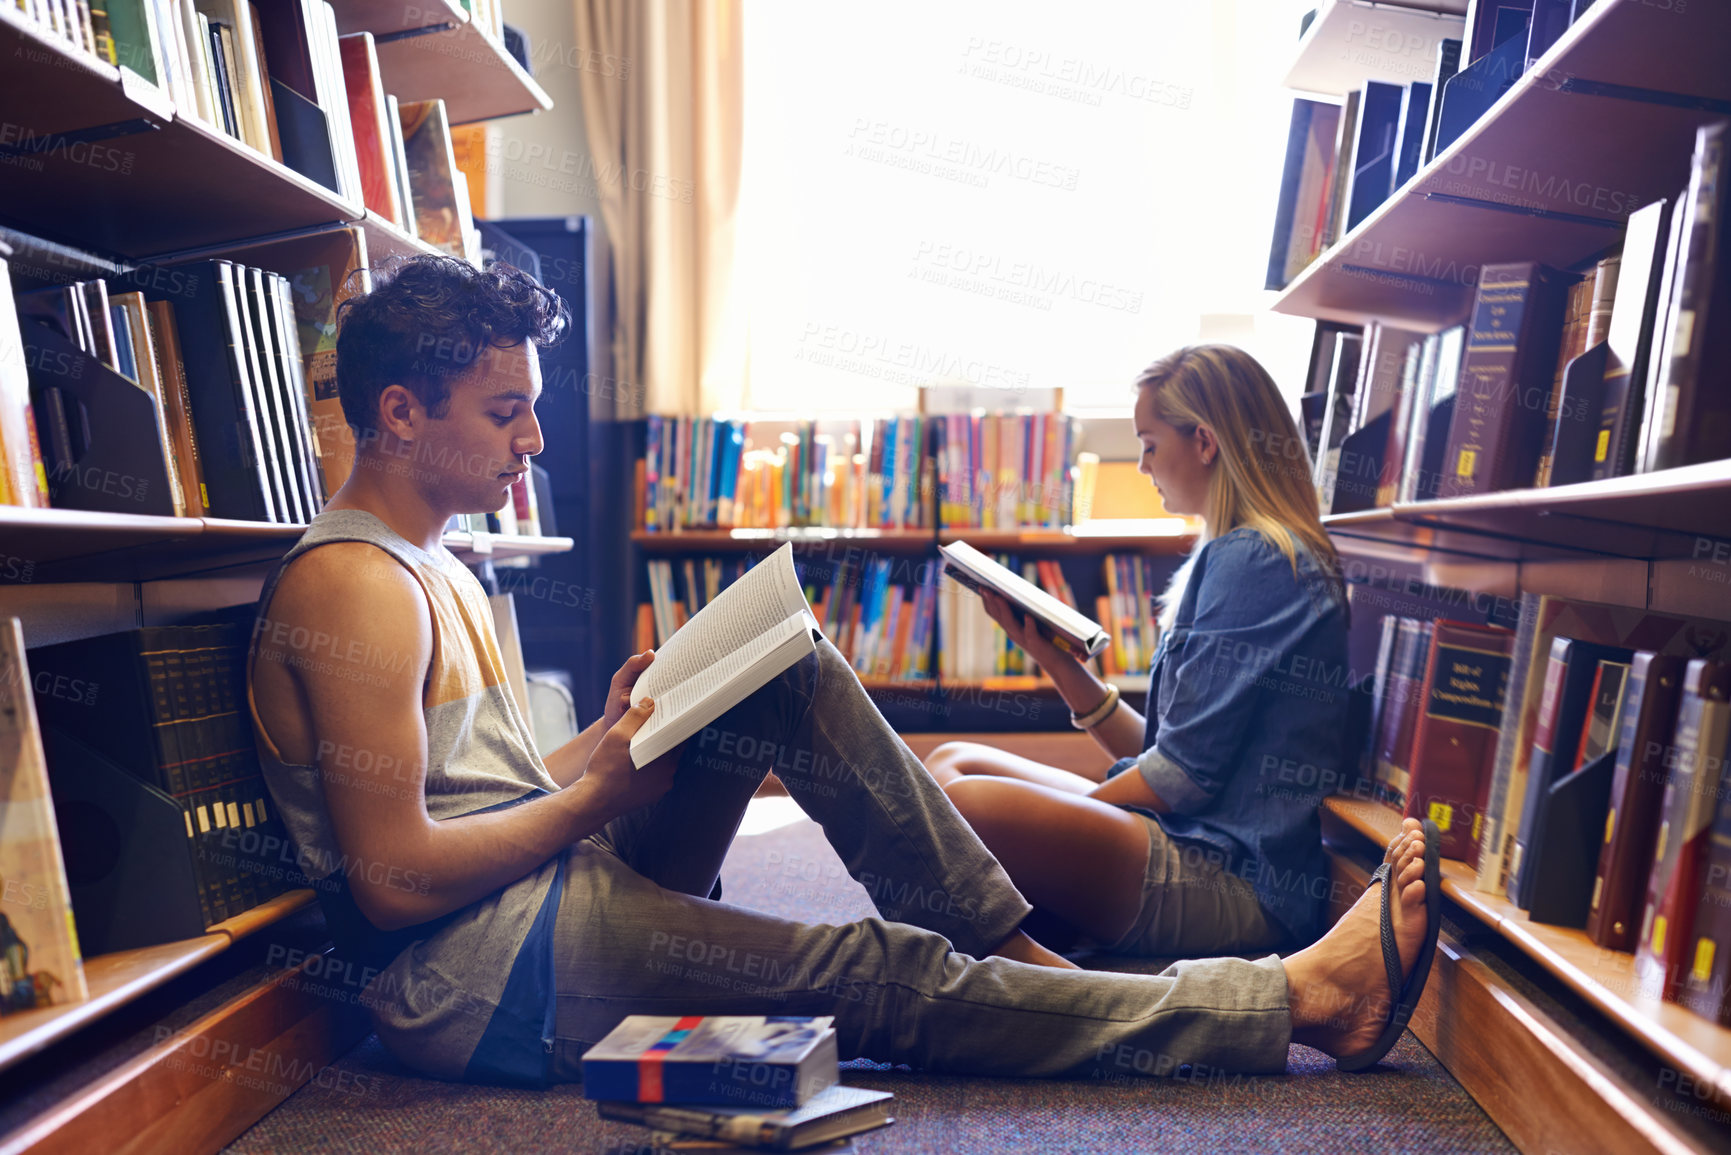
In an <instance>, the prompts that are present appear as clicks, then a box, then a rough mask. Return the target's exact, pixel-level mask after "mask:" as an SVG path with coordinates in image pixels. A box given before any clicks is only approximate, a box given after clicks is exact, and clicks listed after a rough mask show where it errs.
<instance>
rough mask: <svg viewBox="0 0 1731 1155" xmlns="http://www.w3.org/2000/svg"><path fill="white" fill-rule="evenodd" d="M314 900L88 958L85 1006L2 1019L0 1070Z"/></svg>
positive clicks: (294, 898) (264, 907)
mask: <svg viewBox="0 0 1731 1155" xmlns="http://www.w3.org/2000/svg"><path fill="white" fill-rule="evenodd" d="M312 901H313V892H312V891H310V890H291V891H289V892H287V893H285V894H279V895H277V896H276V897H275V898H273V899H270V900H269V901H267V902H263V903H260V904H259V905H258V906H256V907H254V908H253V909H251V910H249V911H246V912H245V913H243V914H239V915H236V916H235V917H234V918H231V919H228V920H226V921H224V922H220V923H218V924H217V925H215V926H213V927H212V928H211V929H210V932H209V933H208V934H203V935H200V936H199V937H197V938H189V939H182V940H180V941H179V942H165V943H161V944H159V945H157V946H146V947H139V948H137V949H136V950H123V951H115V952H114V953H112V954H105V955H97V956H95V957H94V958H87V959H85V960H84V981H85V982H86V983H87V984H88V985H89V987H90V997H89V998H88V999H86V1000H85V1001H84V1002H81V1003H70V1004H67V1005H65V1006H56V1007H42V1008H40V1009H38V1010H34V1011H24V1012H22V1013H19V1014H15V1015H7V1016H6V1017H5V1018H4V1019H0V1071H3V1070H5V1069H6V1068H7V1067H10V1066H11V1065H12V1064H14V1063H16V1062H18V1061H19V1060H21V1059H24V1058H27V1057H28V1056H30V1055H33V1054H35V1053H37V1052H38V1051H41V1050H43V1049H44V1048H46V1047H49V1046H51V1045H53V1044H54V1043H57V1042H59V1041H60V1040H61V1039H64V1038H66V1037H67V1036H69V1035H71V1034H72V1033H73V1032H75V1031H77V1030H79V1029H80V1028H82V1027H85V1026H87V1025H89V1024H90V1023H93V1022H95V1021H96V1020H98V1019H100V1018H101V1017H102V1016H103V1015H106V1014H108V1013H109V1012H110V1011H113V1010H115V1009H116V1008H117V1007H121V1006H124V1005H125V1004H127V1003H129V1002H131V1001H132V1000H134V999H136V998H139V997H141V996H143V995H145V994H148V993H149V992H151V991H153V990H155V989H156V988H158V987H160V986H162V985H163V984H164V983H166V982H168V981H169V980H170V979H173V978H175V977H177V976H179V975H182V974H185V973H186V972H187V971H189V970H191V969H192V968H193V967H195V966H197V965H198V964H199V963H201V962H204V961H205V960H206V959H208V958H212V957H214V956H215V955H218V954H221V953H222V952H223V951H225V950H227V949H228V948H229V946H231V945H232V944H233V943H234V942H235V941H236V940H238V939H241V938H245V937H246V936H247V935H249V934H254V933H257V932H258V931H260V930H263V929H264V928H265V927H268V926H270V925H271V924H272V923H275V922H278V921H280V920H282V919H283V918H286V917H287V916H289V915H290V914H293V913H294V912H295V911H297V910H300V909H302V908H303V907H306V906H307V905H309V904H310V903H311V902H312Z"/></svg>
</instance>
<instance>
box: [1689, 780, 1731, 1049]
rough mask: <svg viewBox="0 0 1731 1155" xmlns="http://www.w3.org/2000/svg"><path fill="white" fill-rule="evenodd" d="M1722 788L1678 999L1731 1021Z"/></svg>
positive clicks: (1729, 853) (1727, 843)
mask: <svg viewBox="0 0 1731 1155" xmlns="http://www.w3.org/2000/svg"><path fill="white" fill-rule="evenodd" d="M1724 793H1725V791H1724V789H1723V785H1721V789H1720V790H1719V791H1718V792H1717V795H1716V797H1717V798H1718V812H1717V813H1716V814H1715V815H1714V817H1713V826H1712V828H1711V829H1710V830H1709V831H1708V832H1707V848H1706V854H1705V862H1704V864H1703V866H1702V869H1701V897H1700V900H1699V901H1698V902H1697V904H1696V907H1695V941H1694V944H1693V945H1692V946H1691V947H1690V948H1689V950H1688V951H1687V952H1685V954H1684V956H1683V963H1684V966H1685V967H1686V968H1687V969H1686V970H1685V971H1684V972H1683V979H1682V991H1681V993H1680V994H1679V996H1678V1001H1679V1002H1681V1003H1682V1004H1683V1005H1684V1006H1686V1007H1688V1008H1689V1009H1690V1010H1692V1011H1694V1012H1695V1013H1696V1014H1698V1015H1700V1016H1701V1017H1702V1018H1704V1019H1706V1020H1707V1021H1708V1022H1712V1023H1718V1024H1719V1025H1720V1026H1731V798H1726V797H1724Z"/></svg>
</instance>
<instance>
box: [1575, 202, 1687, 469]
mask: <svg viewBox="0 0 1731 1155" xmlns="http://www.w3.org/2000/svg"><path fill="white" fill-rule="evenodd" d="M1671 211H1672V202H1671V201H1668V200H1659V201H1654V202H1653V203H1652V204H1650V205H1647V206H1645V207H1644V208H1640V209H1637V210H1636V211H1635V212H1633V213H1631V214H1630V215H1629V226H1628V230H1627V231H1626V232H1625V233H1624V236H1623V254H1622V261H1621V263H1620V265H1619V268H1618V274H1617V292H1616V297H1615V299H1614V301H1613V302H1612V307H1611V321H1610V325H1609V327H1608V328H1607V329H1606V331H1605V368H1604V374H1603V381H1602V384H1601V386H1600V403H1599V413H1598V428H1597V431H1596V436H1595V439H1594V441H1593V462H1592V479H1593V480H1594V481H1602V480H1604V479H1605V478H1607V477H1622V476H1624V475H1625V474H1627V473H1629V472H1630V471H1632V470H1633V469H1634V467H1635V443H1636V438H1637V437H1638V436H1639V434H1640V430H1641V415H1642V413H1643V412H1644V398H1645V396H1646V383H1647V373H1648V369H1647V366H1648V361H1649V358H1650V356H1651V350H1652V344H1653V318H1654V315H1655V314H1656V312H1657V308H1656V306H1657V301H1658V295H1659V279H1660V277H1661V275H1662V274H1663V272H1664V266H1665V254H1666V244H1665V242H1666V240H1667V239H1668V238H1669V237H1670V234H1671Z"/></svg>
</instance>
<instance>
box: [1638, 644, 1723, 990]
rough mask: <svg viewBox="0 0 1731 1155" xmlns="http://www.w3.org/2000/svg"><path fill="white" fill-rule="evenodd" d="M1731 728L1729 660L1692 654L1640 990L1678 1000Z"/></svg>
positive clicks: (1645, 919) (1644, 937)
mask: <svg viewBox="0 0 1731 1155" xmlns="http://www.w3.org/2000/svg"><path fill="white" fill-rule="evenodd" d="M1728 729H1731V664H1728V663H1724V662H1711V661H1708V660H1706V659H1704V658H1696V659H1695V660H1694V661H1691V662H1690V663H1689V666H1688V669H1687V670H1686V671H1685V673H1684V674H1683V700H1682V705H1681V706H1680V707H1678V710H1677V736H1676V739H1675V741H1674V743H1673V745H1672V752H1673V754H1674V755H1675V760H1674V762H1673V764H1672V766H1671V780H1670V781H1669V782H1667V783H1666V784H1665V798H1664V801H1663V802H1662V803H1660V815H1661V818H1660V824H1659V848H1658V851H1657V854H1656V858H1655V861H1654V863H1653V873H1652V874H1651V875H1650V876H1649V877H1648V879H1647V903H1646V906H1645V907H1644V908H1643V910H1642V912H1641V938H1640V944H1639V945H1638V946H1637V947H1636V949H1635V975H1636V977H1637V979H1639V980H1640V983H1641V987H1642V991H1643V993H1648V994H1660V995H1662V996H1663V997H1664V998H1665V999H1666V1000H1667V1001H1670V1002H1675V1001H1677V996H1678V993H1679V984H1680V982H1681V980H1682V978H1683V975H1684V973H1685V972H1686V971H1687V970H1688V969H1689V965H1690V963H1691V961H1692V960H1691V959H1690V958H1689V948H1690V947H1691V946H1693V945H1694V941H1695V936H1694V922H1695V908H1696V905H1697V902H1698V900H1699V898H1700V894H1701V862H1702V859H1703V857H1704V856H1705V854H1706V849H1707V832H1708V828H1709V825H1710V824H1711V823H1712V821H1713V812H1714V809H1715V807H1714V802H1715V799H1716V797H1717V794H1718V789H1719V777H1720V773H1719V772H1720V767H1721V764H1722V761H1723V757H1724V752H1725V735H1726V732H1727V730H1728Z"/></svg>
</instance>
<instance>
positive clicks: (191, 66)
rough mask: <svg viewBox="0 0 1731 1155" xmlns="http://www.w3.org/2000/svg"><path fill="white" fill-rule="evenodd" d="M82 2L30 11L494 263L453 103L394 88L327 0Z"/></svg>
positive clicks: (350, 195)
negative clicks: (475, 211) (459, 160)
mask: <svg viewBox="0 0 1731 1155" xmlns="http://www.w3.org/2000/svg"><path fill="white" fill-rule="evenodd" d="M73 2H74V0H21V2H20V7H21V8H23V9H24V11H25V12H27V13H30V14H31V15H33V16H34V18H35V19H36V20H37V21H38V22H39V23H42V24H43V25H44V27H48V28H50V29H53V30H55V31H56V32H60V33H61V34H63V35H64V36H65V37H66V39H68V41H69V42H70V43H72V44H73V45H75V46H76V47H78V48H79V49H81V50H83V51H86V52H89V53H91V54H92V55H95V56H96V57H97V58H98V59H101V60H105V61H107V62H108V63H110V64H115V65H119V66H121V67H124V68H126V69H128V70H129V71H131V72H133V73H135V74H137V75H138V76H139V77H142V78H143V79H144V80H146V81H148V82H150V83H151V84H153V85H156V86H157V87H158V88H159V89H161V90H162V92H163V94H164V95H165V96H166V97H167V98H168V100H169V101H170V102H171V103H172V104H173V105H174V107H175V112H176V115H177V116H180V117H182V118H186V119H193V120H197V121H200V122H202V123H204V124H207V125H209V126H210V127H211V128H213V129H215V130H216V131H218V132H222V133H225V134H227V135H228V136H230V137H232V138H234V139H235V140H237V141H239V142H241V143H242V144H244V145H246V146H247V147H249V148H252V149H254V150H255V151H257V152H259V153H261V154H263V155H265V156H269V157H271V158H273V159H275V160H277V161H280V162H282V163H283V164H285V165H287V166H288V167H289V168H291V169H294V170H295V171H296V172H298V173H300V174H302V175H303V176H306V177H308V178H309V179H311V180H314V181H317V182H318V183H319V184H321V185H323V186H325V187H326V188H328V189H330V190H331V191H332V192H335V193H338V194H339V195H341V196H343V197H345V198H347V199H348V200H349V201H351V202H353V203H356V204H365V205H366V207H367V208H369V209H371V210H373V211H374V212H375V213H377V214H378V215H379V216H381V217H383V218H384V219H386V220H388V221H391V222H392V223H394V224H395V225H396V226H397V227H399V228H401V229H403V230H404V231H405V232H407V233H409V234H410V235H411V236H418V237H420V238H421V239H422V240H425V241H426V242H427V243H429V244H431V245H434V246H436V247H438V248H441V249H443V250H445V251H446V252H448V253H450V254H452V255H453V256H457V257H463V258H464V259H467V260H470V261H472V262H474V263H476V264H477V265H478V264H479V263H480V251H481V249H480V238H479V236H478V234H476V232H475V229H474V226H473V224H472V223H471V222H470V219H469V191H468V185H467V183H466V181H465V179H464V178H463V176H462V173H461V172H460V171H459V170H458V168H457V164H456V158H455V152H454V149H453V147H452V140H451V127H450V122H449V118H448V117H447V116H446V113H445V105H444V102H443V101H441V100H417V101H400V102H399V101H398V99H397V98H396V97H395V96H393V95H390V94H388V93H386V91H385V88H384V83H383V79H382V74H381V72H380V69H379V58H378V51H377V46H376V44H375V42H374V38H373V34H372V33H370V32H355V33H351V34H349V35H347V36H339V35H338V33H337V19H336V11H335V9H334V8H333V6H332V5H331V4H330V3H328V2H327V0H284V2H282V3H269V4H258V3H254V2H251V0H108V2H107V3H106V4H103V5H99V6H96V7H92V6H90V5H89V4H88V3H87V2H86V0H75V2H76V4H77V7H76V9H75V10H74V9H72V4H73ZM465 6H466V5H465ZM68 10H70V11H68Z"/></svg>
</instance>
